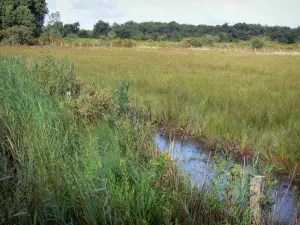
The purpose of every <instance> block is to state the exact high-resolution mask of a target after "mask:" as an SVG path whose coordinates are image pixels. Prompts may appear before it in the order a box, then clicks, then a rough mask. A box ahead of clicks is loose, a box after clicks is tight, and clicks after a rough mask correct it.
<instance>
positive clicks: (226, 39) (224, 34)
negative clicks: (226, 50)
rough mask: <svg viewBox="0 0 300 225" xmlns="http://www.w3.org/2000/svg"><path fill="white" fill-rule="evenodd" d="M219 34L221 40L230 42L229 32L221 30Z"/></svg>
mask: <svg viewBox="0 0 300 225" xmlns="http://www.w3.org/2000/svg"><path fill="white" fill-rule="evenodd" d="M218 36H219V39H220V42H228V41H229V37H228V34H227V33H225V32H220V33H219V34H218Z"/></svg>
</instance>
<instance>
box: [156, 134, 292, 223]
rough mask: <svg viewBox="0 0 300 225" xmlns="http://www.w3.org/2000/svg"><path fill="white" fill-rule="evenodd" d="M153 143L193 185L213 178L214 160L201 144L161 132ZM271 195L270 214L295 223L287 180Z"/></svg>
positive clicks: (290, 188)
mask: <svg viewBox="0 0 300 225" xmlns="http://www.w3.org/2000/svg"><path fill="white" fill-rule="evenodd" d="M155 143H156V146H157V148H158V149H159V150H160V151H162V152H165V151H167V150H169V152H170V155H171V159H172V160H176V161H177V162H178V166H180V167H181V168H182V170H183V172H184V173H186V174H188V175H190V176H191V180H192V181H193V183H194V184H195V185H197V186H201V185H203V184H204V183H205V182H206V181H209V180H210V179H212V178H213V176H214V162H213V160H212V157H211V156H210V153H209V152H208V151H206V150H205V148H204V147H203V146H202V145H201V144H199V143H197V142H195V141H192V140H185V141H180V140H175V141H172V142H170V141H169V140H168V139H167V138H166V137H164V136H163V135H161V134H157V135H156V136H155ZM273 196H274V198H276V204H275V206H274V208H273V211H272V214H271V215H270V216H271V217H273V218H274V220H277V221H279V223H281V224H283V223H284V224H295V223H296V215H297V208H296V205H295V199H296V194H295V191H294V190H293V188H292V187H289V183H288V182H285V181H280V182H279V183H278V184H277V185H276V187H275V188H274V190H273Z"/></svg>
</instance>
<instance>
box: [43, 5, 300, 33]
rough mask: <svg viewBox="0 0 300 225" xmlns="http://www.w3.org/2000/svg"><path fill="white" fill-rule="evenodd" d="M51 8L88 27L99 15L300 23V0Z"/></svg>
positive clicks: (120, 20)
mask: <svg viewBox="0 0 300 225" xmlns="http://www.w3.org/2000/svg"><path fill="white" fill-rule="evenodd" d="M48 5H49V9H50V11H60V12H61V15H62V19H63V21H64V22H65V23H73V22H77V21H78V22H80V24H81V27H83V28H88V29H91V28H92V27H93V25H94V24H95V23H96V22H97V21H98V20H100V19H102V20H105V21H108V22H110V23H113V22H118V23H123V22H126V21H129V20H134V21H137V22H141V21H165V22H169V21H176V22H179V23H191V24H212V25H216V24H223V23H225V22H229V23H237V22H248V23H261V24H263V25H286V26H293V27H296V26H300V13H298V11H297V9H299V8H300V1H299V0H285V1H282V0H263V1H262V0H251V1H249V0H152V1H147V0H84V1H82V0H48Z"/></svg>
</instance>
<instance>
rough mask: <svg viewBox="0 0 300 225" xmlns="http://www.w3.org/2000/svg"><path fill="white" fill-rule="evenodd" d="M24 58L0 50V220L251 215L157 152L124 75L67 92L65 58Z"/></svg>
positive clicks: (175, 220)
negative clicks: (113, 84)
mask: <svg viewBox="0 0 300 225" xmlns="http://www.w3.org/2000/svg"><path fill="white" fill-rule="evenodd" d="M26 62H27V59H26V58H20V59H16V58H11V57H0V104H1V107H0V128H1V129H0V144H1V145H0V160H1V163H0V184H1V185H0V192H1V195H0V223H1V224H249V223H250V220H249V216H250V215H251V213H250V211H249V210H245V211H243V210H238V209H239V208H238V206H232V205H230V204H229V203H228V204H229V205H228V204H227V205H226V203H224V201H223V202H222V201H220V199H219V198H218V196H219V193H218V192H215V193H214V192H211V193H210V194H209V195H208V194H207V193H206V192H205V190H204V189H198V188H195V187H194V186H193V185H191V184H190V182H189V181H187V180H186V179H185V178H184V177H183V175H182V173H181V172H180V171H179V170H178V168H177V166H176V164H175V163H174V162H172V161H170V156H169V155H168V154H158V152H157V151H156V149H155V148H154V146H153V133H154V129H155V128H154V127H153V126H152V124H153V121H152V120H151V118H152V116H151V113H150V112H149V110H147V108H145V107H142V106H137V105H134V104H132V103H130V99H129V97H128V95H129V92H128V90H129V89H128V85H127V84H126V83H124V84H122V85H121V86H119V88H115V89H113V88H109V89H103V88H101V87H99V88H96V89H94V88H91V87H90V86H86V87H85V88H86V89H85V90H84V89H83V90H82V91H81V92H80V94H79V95H71V96H68V95H67V96H66V92H68V91H70V90H69V88H70V87H72V84H73V82H74V77H75V71H74V68H73V66H72V65H70V64H68V62H67V61H64V60H63V61H57V60H55V59H54V58H53V57H51V56H50V57H49V56H47V57H46V58H44V59H43V60H42V61H39V62H38V63H34V64H32V67H31V66H30V65H26ZM45 77H47V79H44V78H45ZM45 80H47V82H41V81H45ZM62 81H64V82H62ZM49 84H51V85H49ZM91 90H92V91H91ZM71 93H72V91H71ZM82 93H84V94H82ZM95 96H96V97H95ZM90 98H93V100H92V101H90ZM86 102H87V103H86ZM80 107H82V108H84V110H83V109H81V110H80ZM93 107H95V110H92V109H91V108H93ZM86 108H89V110H88V111H85V110H86ZM238 182H240V181H236V183H235V184H236V185H237V184H238ZM228 187H230V185H229V186H228ZM245 194H247V191H245V193H244V194H242V196H244V195H245ZM229 207H231V208H230V209H231V211H230V213H227V212H226V210H227V209H228V208H229ZM225 209H226V210H225ZM249 213H250V214H249Z"/></svg>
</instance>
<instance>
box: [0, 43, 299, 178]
mask: <svg viewBox="0 0 300 225" xmlns="http://www.w3.org/2000/svg"><path fill="white" fill-rule="evenodd" d="M1 51H2V54H17V55H19V54H22V53H26V54H29V55H30V56H31V59H34V60H35V59H36V56H35V55H36V54H37V53H45V50H44V49H42V48H3V49H1ZM52 51H53V53H54V54H55V56H56V57H58V58H62V57H64V56H65V55H68V56H69V57H70V58H71V59H72V61H74V63H75V64H76V67H77V72H79V75H80V76H81V77H82V78H83V79H84V80H85V81H86V82H91V83H97V84H99V85H100V86H102V87H106V86H114V85H116V84H118V83H121V82H123V81H128V82H129V83H130V86H131V89H130V91H131V95H132V97H133V99H135V100H136V101H137V102H138V103H141V104H143V105H147V106H149V107H151V111H152V115H153V118H154V120H156V121H159V122H162V123H163V124H167V125H170V124H171V127H174V126H178V127H181V128H185V130H186V131H187V132H188V133H189V134H192V135H194V136H198V137H199V136H200V137H205V140H209V141H208V143H207V145H208V146H214V144H215V143H217V142H218V141H221V142H222V144H223V145H224V146H227V148H229V149H231V150H233V151H239V152H241V153H243V154H244V153H249V152H250V153H251V152H252V153H253V151H254V150H255V149H259V148H263V151H262V154H263V156H264V160H265V161H268V162H271V163H274V164H276V165H277V168H278V169H285V170H289V168H291V167H293V166H294V165H299V162H300V154H299V147H300V142H299V140H300V139H299V136H300V130H299V129H300V128H299V126H298V124H299V123H300V117H299V115H300V105H299V101H297V99H299V97H300V91H299V88H298V86H299V85H300V79H299V63H298V62H299V56H292V55H291V56H278V55H256V54H255V53H249V52H248V53H247V52H244V53H239V52H234V53H232V52H225V51H224V52H220V51H195V50H165V49H158V50H153V49H121V48H117V49H71V48H66V49H64V48H53V49H52ZM297 171H298V172H299V169H298V170H297Z"/></svg>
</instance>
